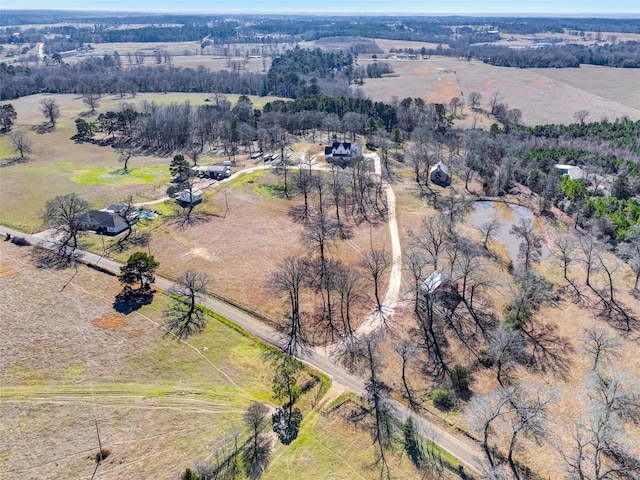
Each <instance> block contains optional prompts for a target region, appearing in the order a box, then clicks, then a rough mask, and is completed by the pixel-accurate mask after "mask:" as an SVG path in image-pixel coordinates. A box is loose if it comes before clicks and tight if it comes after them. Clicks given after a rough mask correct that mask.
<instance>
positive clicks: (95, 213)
mask: <svg viewBox="0 0 640 480" xmlns="http://www.w3.org/2000/svg"><path fill="white" fill-rule="evenodd" d="M79 221H80V223H82V224H85V225H88V226H90V227H91V228H116V229H117V228H122V227H126V226H127V223H126V222H125V221H124V220H123V219H122V217H120V216H119V215H118V214H116V213H113V212H101V211H99V210H89V211H88V212H87V213H85V214H84V215H82V216H81V217H80V218H79Z"/></svg>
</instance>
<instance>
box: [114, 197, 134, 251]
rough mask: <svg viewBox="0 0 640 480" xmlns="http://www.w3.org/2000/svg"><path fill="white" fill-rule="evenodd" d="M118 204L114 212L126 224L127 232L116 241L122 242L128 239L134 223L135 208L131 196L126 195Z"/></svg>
mask: <svg viewBox="0 0 640 480" xmlns="http://www.w3.org/2000/svg"><path fill="white" fill-rule="evenodd" d="M119 206H120V208H119V209H118V210H117V211H116V212H115V213H116V215H118V216H119V217H120V218H121V219H122V221H123V222H124V223H126V224H127V234H126V235H125V236H124V237H123V238H121V239H120V240H119V241H118V242H119V243H120V244H123V243H124V242H126V241H127V240H128V239H129V237H131V234H132V233H133V225H134V224H135V223H136V219H135V218H134V215H133V214H134V212H135V210H136V206H135V204H134V203H133V196H132V195H128V196H127V197H126V198H124V199H123V200H122V201H121V202H120V204H119Z"/></svg>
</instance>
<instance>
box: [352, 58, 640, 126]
mask: <svg viewBox="0 0 640 480" xmlns="http://www.w3.org/2000/svg"><path fill="white" fill-rule="evenodd" d="M379 61H384V62H387V63H389V64H391V65H392V67H393V69H394V70H395V72H394V73H393V74H392V75H389V76H386V77H384V78H379V79H365V84H364V85H363V86H362V90H363V91H364V93H365V94H366V95H367V96H369V97H371V98H372V99H374V100H378V101H387V102H388V101H391V99H392V98H393V97H394V96H395V97H398V98H399V99H400V100H401V99H402V98H404V97H420V98H423V99H424V100H426V101H427V102H435V103H444V104H445V105H448V104H449V102H450V101H451V99H452V98H453V97H458V98H460V99H462V100H466V98H467V97H468V95H469V93H471V92H474V91H475V92H479V93H481V94H482V102H481V103H482V108H484V109H485V110H487V109H488V104H489V102H490V101H491V99H492V97H493V96H494V94H495V93H496V92H498V93H499V98H500V99H501V102H502V103H506V104H508V105H509V107H510V108H519V109H520V110H522V119H523V122H524V123H525V124H526V125H539V124H545V123H572V122H575V119H574V118H573V114H574V113H575V112H576V111H578V110H588V111H589V112H591V115H590V117H588V119H589V120H592V121H599V120H600V119H601V118H604V117H606V118H608V119H609V120H610V121H614V120H615V119H616V118H620V117H623V116H628V117H629V118H631V119H633V120H637V119H639V118H640V99H639V97H638V85H640V75H639V73H638V72H637V70H636V69H632V68H629V69H616V68H604V67H597V68H594V67H592V66H590V65H587V66H583V67H581V68H579V69H560V70H552V69H519V68H508V67H494V66H492V65H487V64H484V63H482V62H478V61H477V60H473V61H471V62H467V61H461V60H455V59H452V58H448V57H437V56H433V57H431V59H429V60H422V59H420V60H394V59H388V60H379ZM366 63H368V61H367V60H365V59H364V58H361V59H360V64H362V65H365V64H366ZM398 92H402V94H401V95H399V94H398ZM465 116H466V119H465V120H463V121H457V122H456V123H458V124H463V125H468V126H470V125H471V121H472V117H473V114H472V112H470V111H469V109H465ZM476 121H477V125H478V126H484V127H486V128H488V127H489V125H490V124H491V123H493V119H490V118H487V117H486V116H484V115H480V116H479V117H478V118H477V119H476Z"/></svg>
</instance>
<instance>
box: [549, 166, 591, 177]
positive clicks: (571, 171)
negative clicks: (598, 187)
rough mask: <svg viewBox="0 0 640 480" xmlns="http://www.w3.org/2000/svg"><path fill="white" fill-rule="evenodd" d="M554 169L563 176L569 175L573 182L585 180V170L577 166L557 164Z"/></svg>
mask: <svg viewBox="0 0 640 480" xmlns="http://www.w3.org/2000/svg"><path fill="white" fill-rule="evenodd" d="M554 167H555V168H557V169H558V170H560V173H561V174H562V175H567V176H568V177H569V178H570V179H571V180H582V179H583V178H584V170H582V169H581V168H580V167H576V166H575V165H566V164H564V163H556V164H555V165H554Z"/></svg>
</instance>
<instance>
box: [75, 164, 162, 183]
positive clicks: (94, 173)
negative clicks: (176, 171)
mask: <svg viewBox="0 0 640 480" xmlns="http://www.w3.org/2000/svg"><path fill="white" fill-rule="evenodd" d="M71 179H72V181H74V182H75V183H82V184H88V185H113V184H120V185H136V184H145V183H163V182H167V181H168V180H169V172H168V171H167V168H166V167H143V168H138V169H136V168H132V169H130V170H129V172H127V173H125V172H124V171H123V170H121V169H113V168H105V167H94V168H91V169H87V168H86V167H84V168H83V167H80V166H78V169H77V170H76V172H75V173H74V175H73V176H72V177H71Z"/></svg>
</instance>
